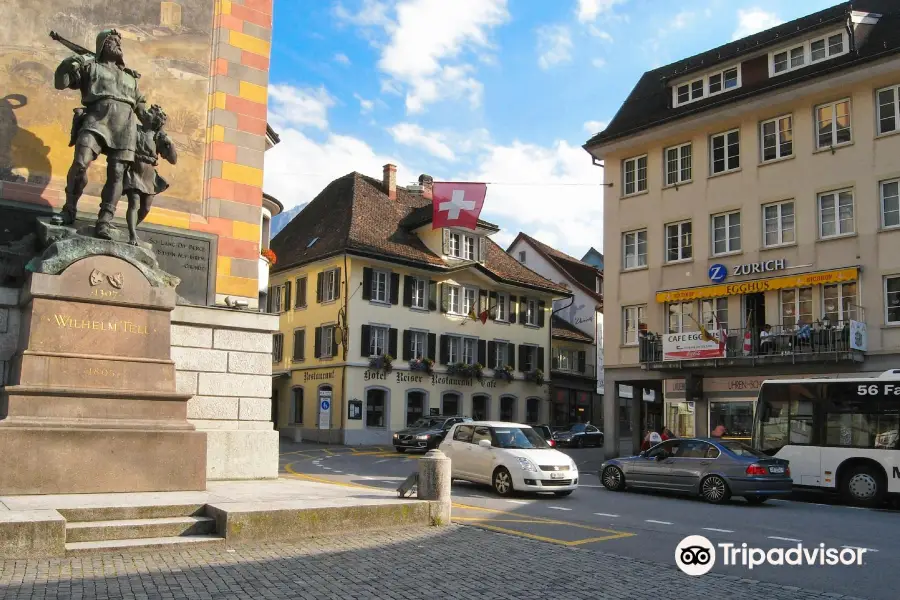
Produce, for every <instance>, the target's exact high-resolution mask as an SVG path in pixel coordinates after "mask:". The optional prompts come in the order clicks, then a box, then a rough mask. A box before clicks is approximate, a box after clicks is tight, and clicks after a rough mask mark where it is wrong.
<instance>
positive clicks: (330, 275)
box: [322, 269, 339, 302]
mask: <svg viewBox="0 0 900 600" xmlns="http://www.w3.org/2000/svg"><path fill="white" fill-rule="evenodd" d="M337 274H338V270H337V269H329V270H327V271H325V272H324V273H323V274H322V302H330V301H332V300H334V299H335V298H337V290H338V283H339V282H338V277H337Z"/></svg>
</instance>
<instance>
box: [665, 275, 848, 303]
mask: <svg viewBox="0 0 900 600" xmlns="http://www.w3.org/2000/svg"><path fill="white" fill-rule="evenodd" d="M858 278H859V268H858V267H850V268H847V269H838V270H836V271H820V272H818V273H803V274H802V275H789V276H787V277H772V278H771V279H757V280H755V281H739V282H735V283H720V284H718V285H708V286H704V287H697V288H688V289H683V290H669V291H667V292H656V301H657V302H660V303H663V302H689V301H691V300H702V299H704V298H719V297H721V296H742V295H744V294H755V293H757V292H767V291H769V290H783V289H789V288H802V287H811V286H814V285H828V284H832V283H841V282H845V281H856V280H857V279H858Z"/></svg>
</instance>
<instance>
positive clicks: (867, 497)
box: [753, 369, 900, 506]
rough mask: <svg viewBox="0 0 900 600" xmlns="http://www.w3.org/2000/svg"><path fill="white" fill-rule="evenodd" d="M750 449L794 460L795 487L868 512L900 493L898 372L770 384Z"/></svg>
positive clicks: (767, 383) (763, 395)
mask: <svg viewBox="0 0 900 600" xmlns="http://www.w3.org/2000/svg"><path fill="white" fill-rule="evenodd" d="M753 447H754V448H755V449H757V450H761V451H762V452H764V453H766V454H768V455H770V456H777V457H778V458H783V459H786V460H788V461H790V464H791V476H792V477H793V479H794V486H795V487H797V488H815V489H820V490H833V491H838V492H840V494H841V496H842V497H843V498H844V500H845V501H847V502H851V503H854V504H861V505H866V506H875V505H878V504H880V503H881V502H882V501H883V500H884V499H885V497H886V495H887V494H900V369H894V370H891V371H886V372H884V373H883V374H882V375H880V376H879V377H876V378H871V377H870V378H852V379H816V378H811V379H782V380H769V381H765V382H764V383H763V384H762V387H760V390H759V400H758V402H757V406H756V417H755V419H754V427H753Z"/></svg>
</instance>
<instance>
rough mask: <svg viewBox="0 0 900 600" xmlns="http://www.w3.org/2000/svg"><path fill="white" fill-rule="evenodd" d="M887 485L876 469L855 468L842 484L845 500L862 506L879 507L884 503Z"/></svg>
mask: <svg viewBox="0 0 900 600" xmlns="http://www.w3.org/2000/svg"><path fill="white" fill-rule="evenodd" d="M885 491H886V490H885V485H884V483H882V476H881V473H879V472H878V470H877V469H875V468H874V467H870V466H868V465H860V466H858V467H853V468H852V469H851V470H850V472H849V473H847V475H846V476H844V478H843V481H842V482H841V493H842V495H843V496H844V500H845V501H847V502H850V503H852V504H858V505H862V506H877V505H879V504H881V503H882V502H883V501H884V494H885Z"/></svg>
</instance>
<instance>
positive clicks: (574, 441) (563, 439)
mask: <svg viewBox="0 0 900 600" xmlns="http://www.w3.org/2000/svg"><path fill="white" fill-rule="evenodd" d="M553 439H554V441H556V443H557V445H559V446H568V447H570V448H572V447H574V448H584V447H586V446H603V432H602V431H600V430H599V429H597V428H596V427H594V426H593V425H591V424H589V423H575V424H574V425H572V426H570V427H569V429H567V430H566V431H557V432H555V433H554V434H553Z"/></svg>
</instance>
